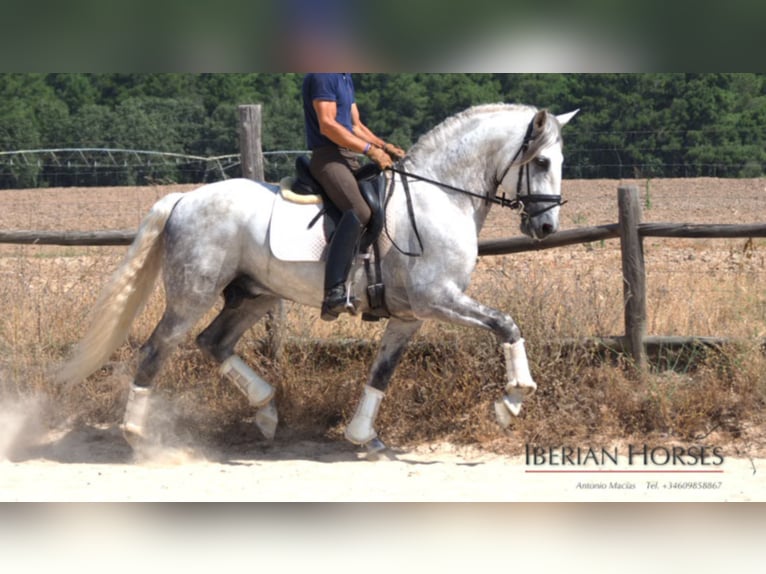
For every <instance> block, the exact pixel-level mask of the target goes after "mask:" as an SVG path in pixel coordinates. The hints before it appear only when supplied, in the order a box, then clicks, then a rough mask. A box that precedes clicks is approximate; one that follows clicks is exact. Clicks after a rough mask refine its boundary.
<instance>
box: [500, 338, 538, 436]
mask: <svg viewBox="0 0 766 574" xmlns="http://www.w3.org/2000/svg"><path fill="white" fill-rule="evenodd" d="M503 355H505V369H506V373H507V376H508V382H507V383H506V385H505V395H503V399H502V400H501V401H497V402H496V403H495V415H496V416H497V420H498V422H499V423H500V425H501V426H502V427H507V426H508V425H510V424H511V417H510V416H509V413H510V414H512V415H513V416H518V415H519V413H520V412H521V405H522V402H523V400H524V397H525V396H527V395H528V394H529V393H532V392H534V391H535V390H536V389H537V384H536V383H535V381H534V380H533V379H532V374H531V373H530V372H529V361H528V360H527V352H526V350H525V349H524V339H519V340H518V341H516V342H515V343H513V344H511V343H503Z"/></svg>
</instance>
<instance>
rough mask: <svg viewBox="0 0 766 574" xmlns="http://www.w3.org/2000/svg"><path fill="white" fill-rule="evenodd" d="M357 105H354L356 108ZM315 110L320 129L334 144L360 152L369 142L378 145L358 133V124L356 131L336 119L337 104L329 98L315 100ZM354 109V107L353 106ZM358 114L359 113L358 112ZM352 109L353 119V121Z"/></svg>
mask: <svg viewBox="0 0 766 574" xmlns="http://www.w3.org/2000/svg"><path fill="white" fill-rule="evenodd" d="M355 107H356V105H354V108H355ZM314 110H315V111H316V114H317V120H318V122H319V131H320V132H322V135H323V136H325V137H326V138H327V139H329V140H330V141H332V142H333V143H334V144H336V145H338V146H340V147H345V148H348V149H350V150H351V151H355V152H358V153H364V152H365V149H366V148H367V144H368V143H372V144H373V145H377V144H376V143H375V142H374V141H370V140H367V139H364V137H360V135H359V134H357V133H356V132H357V130H356V124H355V123H354V124H353V126H354V133H352V132H350V131H348V129H347V128H346V127H345V126H343V125H342V124H340V123H338V122H337V121H336V120H335V116H336V114H337V104H336V103H335V102H332V101H328V100H314ZM352 110H353V108H352ZM356 115H357V116H358V114H356ZM353 116H354V114H353V111H352V121H353Z"/></svg>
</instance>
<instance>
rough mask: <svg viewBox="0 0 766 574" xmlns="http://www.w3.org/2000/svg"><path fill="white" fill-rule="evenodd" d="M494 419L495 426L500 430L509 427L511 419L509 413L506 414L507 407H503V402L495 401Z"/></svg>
mask: <svg viewBox="0 0 766 574" xmlns="http://www.w3.org/2000/svg"><path fill="white" fill-rule="evenodd" d="M495 418H496V419H497V424H499V425H500V426H501V427H502V428H504V429H507V428H508V427H509V426H511V421H512V420H513V417H511V413H509V412H508V407H506V406H505V403H504V402H503V401H495Z"/></svg>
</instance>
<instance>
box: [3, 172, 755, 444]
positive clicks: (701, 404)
mask: <svg viewBox="0 0 766 574" xmlns="http://www.w3.org/2000/svg"><path fill="white" fill-rule="evenodd" d="M638 183H639V184H640V188H641V190H642V193H643V197H644V200H645V211H644V220H647V221H650V220H651V221H677V222H681V221H685V222H691V223H695V222H709V223H710V222H719V223H739V222H745V221H758V220H759V218H760V220H763V214H764V213H766V209H764V207H766V199H762V198H763V197H764V193H763V191H764V184H763V181H762V180H736V181H735V182H731V181H729V180H723V181H718V180H676V181H672V180H670V181H656V182H654V181H653V182H651V184H650V187H649V188H648V193H647V188H646V182H638ZM617 185H618V182H614V181H606V182H605V181H585V182H565V190H564V193H565V195H567V197H568V199H569V200H570V203H569V204H568V205H567V207H565V208H564V210H563V212H562V217H563V218H564V219H563V224H564V227H569V228H571V227H576V226H582V225H597V224H601V223H611V222H613V221H614V220H615V219H616V188H617ZM177 189H178V187H177V186H174V187H166V188H125V189H121V190H82V189H81V190H58V191H54V190H44V191H37V190H35V191H29V192H20V191H13V192H2V194H0V213H2V225H3V227H5V228H15V229H19V228H34V229H96V228H130V227H135V226H136V225H137V224H138V221H139V220H140V218H141V216H142V215H143V214H144V213H145V212H146V211H147V210H148V208H149V206H150V205H151V204H152V203H153V202H154V201H155V200H156V199H157V198H159V197H161V196H162V195H164V194H165V193H168V192H170V191H175V190H177ZM5 194H7V195H5ZM94 197H95V198H98V199H99V201H91V199H92V198H94ZM722 197H726V198H727V201H726V202H724V203H722V202H721V198H722ZM14 210H15V211H16V215H14ZM35 213H37V214H38V215H39V219H38V218H36V214H35ZM509 222H510V225H511V226H512V227H514V228H515V226H516V224H517V222H516V216H515V215H513V214H510V213H505V212H500V211H496V212H493V214H492V215H491V218H490V220H489V222H488V225H487V227H486V229H485V232H484V233H483V237H502V236H508V235H510V234H513V233H515V229H509ZM0 248H1V249H2V251H0V277H2V281H1V282H0V309H2V311H3V313H2V316H0V400H5V399H10V398H19V397H30V396H34V397H45V399H46V400H47V403H46V404H47V407H46V408H45V412H46V414H47V417H48V423H49V424H50V425H52V426H56V425H64V424H75V423H77V422H78V421H80V422H88V423H102V424H115V423H116V422H117V421H118V420H119V419H120V417H121V416H122V409H123V405H124V401H125V397H126V392H127V386H128V384H129V382H130V377H131V373H132V370H133V368H134V362H135V356H136V351H137V349H138V347H139V346H140V345H141V343H142V342H143V341H144V340H145V339H146V337H148V335H149V333H150V332H151V330H152V329H153V327H154V325H155V324H156V322H157V320H158V319H159V317H160V315H161V313H162V307H163V298H162V292H161V289H157V291H156V293H155V294H154V296H153V297H152V300H151V302H150V304H149V305H148V306H147V309H146V310H145V311H144V313H143V314H142V316H141V317H140V318H139V320H138V322H137V323H136V324H135V326H134V328H133V330H132V332H131V336H130V338H129V340H128V341H127V342H126V344H125V345H123V346H122V347H120V349H119V350H118V351H117V352H116V353H115V355H114V357H112V361H111V362H110V363H109V364H108V365H107V366H105V367H104V368H103V369H101V370H100V371H99V372H98V373H97V374H95V375H94V376H92V377H90V378H89V379H88V380H87V381H85V382H84V383H82V384H79V385H75V386H73V387H71V388H57V387H54V386H52V384H51V383H50V378H49V376H48V374H47V373H48V370H49V369H50V368H51V367H53V366H54V365H55V364H56V362H57V361H59V360H60V359H61V358H62V357H63V356H64V355H65V354H66V352H67V351H68V349H69V348H70V347H71V346H72V345H73V344H74V343H75V342H76V341H77V339H78V338H79V336H80V335H81V334H82V332H83V330H84V326H85V322H86V321H87V318H88V313H89V310H90V308H91V306H92V304H93V303H94V302H95V300H96V298H97V296H98V292H99V290H100V288H101V286H102V285H103V283H104V282H105V281H106V279H107V277H108V276H109V274H110V273H111V271H112V270H113V269H114V268H115V267H116V266H117V264H118V262H119V260H120V258H121V256H122V254H124V252H125V249H124V248H56V247H14V246H0ZM645 252H646V262H647V273H648V286H649V293H648V309H649V325H648V327H649V333H650V334H661V335H672V334H677V335H692V334H693V335H709V336H722V337H730V338H732V339H736V340H738V341H742V343H741V344H738V345H731V346H728V347H726V348H724V349H722V350H721V351H719V352H714V353H708V354H707V355H706V356H703V355H701V354H696V355H693V356H691V357H689V356H684V355H671V354H666V355H665V356H663V357H662V358H661V359H662V360H661V362H660V363H657V364H661V365H662V366H663V367H664V368H663V369H656V370H654V371H653V372H651V373H650V374H648V375H646V376H644V377H643V378H642V379H640V380H639V378H638V376H637V375H636V374H634V372H633V371H632V369H631V368H630V366H629V365H627V364H625V363H624V362H622V361H621V360H604V359H602V358H599V357H595V356H592V355H589V354H588V353H585V352H578V353H572V352H570V350H569V348H568V347H566V346H565V345H563V344H561V341H562V340H563V339H578V338H582V337H588V336H593V335H619V334H621V332H622V283H621V274H620V259H619V246H618V244H617V242H616V241H614V242H605V243H596V244H591V245H579V246H573V247H569V248H562V249H557V250H551V251H545V252H538V253H527V254H520V255H514V256H505V257H488V258H483V259H482V260H481V261H480V262H479V265H478V268H477V272H476V275H475V280H474V283H473V284H472V286H471V289H470V292H471V294H472V295H473V296H475V297H476V298H477V299H479V300H481V301H482V302H485V303H487V304H490V305H493V306H496V307H498V308H502V309H505V310H507V311H509V312H510V313H511V315H512V316H514V318H515V319H516V320H517V322H518V323H519V325H520V327H521V328H522V331H523V333H524V336H525V338H526V340H527V349H528V352H529V355H530V361H531V368H532V372H533V374H534V376H535V378H536V380H537V382H538V385H539V390H538V392H537V393H536V395H535V396H534V397H533V398H532V399H531V400H530V401H529V402H528V404H526V406H525V409H524V411H523V413H522V416H521V417H520V418H519V419H517V420H516V421H515V422H514V423H513V425H512V427H511V429H510V430H509V431H502V430H501V429H499V428H498V426H497V425H496V424H495V422H494V416H493V414H492V405H493V402H494V401H495V400H496V399H497V398H498V396H499V394H500V390H501V388H502V380H503V365H502V361H501V355H500V352H499V348H498V346H497V343H496V342H495V341H494V339H493V337H492V336H491V335H489V334H488V333H483V332H477V331H471V330H469V329H465V328H460V327H454V326H451V325H441V324H432V325H427V326H426V327H424V329H423V330H422V331H421V333H419V334H418V336H417V337H416V339H415V341H414V342H413V344H412V345H411V347H410V349H409V350H408V352H407V353H406V355H405V357H404V359H403V362H402V364H401V366H400V367H399V369H398V370H397V373H396V375H395V378H394V382H393V384H392V386H391V388H390V391H389V393H388V395H387V398H386V400H385V401H384V404H383V407H382V409H381V413H380V417H379V420H378V428H379V430H380V431H381V434H382V435H383V436H384V438H385V439H387V440H388V441H389V442H391V443H394V444H400V445H406V444H413V443H418V442H422V441H428V440H450V441H455V442H460V443H473V444H477V443H478V444H481V445H483V446H485V447H487V448H492V449H495V450H498V451H503V452H509V453H510V452H518V451H519V449H521V448H523V445H524V444H525V443H528V442H529V443H532V442H534V443H536V444H551V445H554V444H562V443H567V444H572V443H576V442H577V441H581V442H582V441H586V440H587V441H588V443H589V444H594V443H599V442H601V443H604V444H607V443H612V442H614V441H620V440H634V441H635V440H645V441H649V442H651V441H654V440H656V441H660V440H661V441H668V440H674V441H679V442H686V443H689V442H691V443H694V442H700V441H703V442H704V441H708V442H710V441H718V443H717V444H720V443H721V442H723V443H726V444H728V445H729V446H730V448H731V449H733V450H735V451H737V450H738V451H741V452H745V453H750V454H754V452H755V451H754V449H755V450H756V451H757V448H758V445H762V444H763V443H762V441H759V433H761V434H763V430H764V425H765V424H766V421H765V420H764V415H763V412H764V406H766V368H764V367H766V364H764V361H765V360H764V357H763V355H762V353H761V351H760V348H759V346H758V344H757V341H758V339H760V338H763V337H766V291H765V290H764V289H763V287H762V285H763V284H764V273H765V272H766V241H764V240H754V241H749V242H748V241H745V240H699V241H692V240H659V239H652V240H647V241H646V243H645ZM213 313H214V311H211V314H210V317H211V318H212V316H213ZM287 316H288V321H287V339H288V344H287V345H286V346H285V349H284V354H283V356H282V358H281V359H280V360H279V361H278V362H276V363H275V362H272V361H271V360H270V359H269V358H268V356H267V355H266V354H265V353H264V352H263V346H262V344H261V340H262V338H263V337H264V335H265V330H264V327H263V326H262V325H259V326H256V327H255V328H254V329H252V330H251V331H250V332H249V333H248V334H247V335H246V336H245V338H244V339H243V341H242V342H241V344H240V352H241V354H242V355H243V357H244V358H245V360H246V361H248V362H249V363H250V364H251V365H252V366H253V367H255V368H256V370H258V371H259V372H260V373H261V374H262V375H263V376H264V377H265V378H266V379H267V380H269V381H271V382H273V383H275V384H277V386H278V388H279V391H278V395H277V398H278V401H279V409H280V417H281V421H282V424H281V428H280V433H281V436H283V437H287V438H295V437H308V436H310V437H317V436H326V437H330V438H338V437H340V433H341V432H342V428H343V423H344V422H345V421H346V420H348V418H349V417H350V416H351V414H352V411H353V408H354V407H355V405H356V400H357V397H358V393H359V391H360V387H361V384H362V383H363V382H364V380H365V379H366V373H367V370H368V368H369V365H370V363H371V360H372V357H373V355H374V352H375V348H374V346H371V345H368V344H364V343H361V341H364V340H370V339H371V340H373V341H375V340H377V338H378V336H379V335H380V333H381V331H382V327H383V325H382V324H363V323H361V322H359V321H356V320H354V319H351V318H347V317H344V318H342V319H341V320H340V321H338V322H337V323H334V324H325V323H323V322H321V321H319V319H318V313H317V312H316V311H313V310H308V311H307V310H306V309H301V308H297V307H295V306H292V305H290V304H288V305H287ZM203 326H204V325H203V324H202V323H201V324H200V325H199V326H198V328H202V327H203ZM195 334H196V333H195ZM193 335H194V334H192V336H190V338H189V340H188V342H187V343H186V344H185V345H184V346H183V347H182V348H181V349H180V350H179V352H178V354H177V355H176V356H175V357H174V359H173V360H172V361H171V362H170V363H169V364H168V365H167V366H166V368H165V370H164V371H163V373H162V374H161V376H160V378H159V380H158V382H157V389H158V394H159V395H160V396H162V397H164V398H165V399H166V401H165V405H166V407H165V408H167V409H168V410H169V411H172V414H173V423H172V432H176V433H181V434H183V435H185V436H191V437H194V438H195V440H200V441H208V442H212V443H218V444H242V445H245V444H248V443H250V442H251V441H258V440H261V439H260V436H259V435H258V434H257V431H255V430H254V426H253V422H252V420H253V418H252V417H253V414H254V413H253V410H252V409H251V408H249V407H248V406H247V405H246V402H245V401H244V399H243V398H242V397H241V396H240V395H239V393H238V391H236V390H235V389H233V388H232V387H231V385H229V384H227V383H226V382H224V381H222V380H220V377H219V376H218V375H217V372H216V367H215V366H214V365H212V364H211V363H209V362H207V361H206V360H204V359H203V358H202V357H201V355H200V354H199V353H198V352H197V351H196V349H195V347H194V345H193V339H192V337H193ZM319 339H321V340H322V341H325V343H319V342H311V341H316V340H319ZM760 448H762V447H760Z"/></svg>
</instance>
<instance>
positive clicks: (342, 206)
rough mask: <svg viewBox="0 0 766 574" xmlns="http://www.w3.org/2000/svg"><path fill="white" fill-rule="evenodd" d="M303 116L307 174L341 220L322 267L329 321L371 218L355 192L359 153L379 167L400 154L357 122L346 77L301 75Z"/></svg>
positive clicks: (343, 306)
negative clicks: (309, 152) (307, 163)
mask: <svg viewBox="0 0 766 574" xmlns="http://www.w3.org/2000/svg"><path fill="white" fill-rule="evenodd" d="M302 92H303V114H304V119H305V123H306V140H307V144H308V147H309V149H310V150H311V152H312V153H311V163H310V166H309V170H310V171H311V175H312V176H314V178H315V179H316V180H317V181H318V182H319V183H320V184H321V185H322V187H323V188H324V191H325V193H326V194H327V196H328V197H329V198H330V201H332V202H333V204H334V205H335V206H336V207H337V208H338V209H339V210H340V211H341V213H342V216H341V219H340V221H339V223H338V226H337V228H336V230H335V233H334V235H333V237H332V239H331V240H330V245H329V249H328V253H327V263H326V266H325V280H324V301H323V303H322V313H321V317H322V319H323V320H325V321H334V320H335V319H337V318H338V314H339V313H341V312H343V311H347V310H348V311H351V310H353V305H352V306H351V307H349V306H348V304H347V295H346V278H347V276H348V272H349V270H350V269H351V264H352V262H353V259H354V256H355V255H356V249H357V244H358V243H359V239H360V237H361V235H362V231H363V230H364V227H365V226H366V225H367V223H369V221H370V217H371V215H372V213H371V211H370V208H369V206H368V205H367V202H366V201H365V200H364V198H363V197H362V194H361V193H360V192H359V187H358V184H357V182H356V178H355V177H354V172H355V171H356V170H357V169H359V167H360V164H359V161H358V160H357V157H356V154H359V153H363V154H364V155H366V156H367V157H369V158H370V159H372V160H373V161H374V162H375V163H377V164H378V166H379V167H380V168H381V169H386V168H389V167H391V166H392V165H393V161H392V159H400V158H402V157H404V150H402V149H401V148H399V147H397V146H395V145H393V144H390V143H387V142H385V141H384V140H382V139H380V138H379V137H378V136H376V135H375V134H374V133H372V131H370V129H369V128H367V126H365V125H364V124H363V123H362V121H361V120H360V119H359V110H358V108H357V105H356V101H355V96H354V83H353V81H352V79H351V74H307V75H306V76H305V77H304V79H303V90H302Z"/></svg>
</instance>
